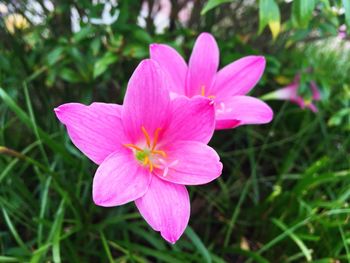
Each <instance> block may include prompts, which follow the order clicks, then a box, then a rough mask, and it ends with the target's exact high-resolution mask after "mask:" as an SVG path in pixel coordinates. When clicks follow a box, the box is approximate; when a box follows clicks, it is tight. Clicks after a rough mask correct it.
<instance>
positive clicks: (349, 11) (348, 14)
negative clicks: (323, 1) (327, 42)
mask: <svg viewBox="0 0 350 263" xmlns="http://www.w3.org/2000/svg"><path fill="white" fill-rule="evenodd" d="M343 5H344V8H345V23H346V25H347V28H348V31H349V30H350V0H343Z"/></svg>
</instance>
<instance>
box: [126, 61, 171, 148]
mask: <svg viewBox="0 0 350 263" xmlns="http://www.w3.org/2000/svg"><path fill="white" fill-rule="evenodd" d="M167 84H168V82H167V81H166V79H165V76H164V73H163V72H162V71H161V69H160V67H159V65H158V64H157V62H155V61H154V60H151V59H145V60H143V61H142V62H141V63H140V64H139V66H138V67H137V68H136V70H135V72H134V73H133V75H132V76H131V78H130V81H129V84H128V88H127V91H126V94H125V98H124V104H123V111H122V119H123V124H124V129H125V131H126V133H127V134H128V135H129V138H130V140H131V142H136V141H137V140H139V139H140V138H141V137H142V138H143V134H142V129H141V128H142V127H144V128H145V129H146V130H147V132H148V133H149V134H153V133H154V132H155V130H156V129H157V128H163V127H164V126H166V124H167V120H168V118H169V103H170V98H169V90H168V85H167Z"/></svg>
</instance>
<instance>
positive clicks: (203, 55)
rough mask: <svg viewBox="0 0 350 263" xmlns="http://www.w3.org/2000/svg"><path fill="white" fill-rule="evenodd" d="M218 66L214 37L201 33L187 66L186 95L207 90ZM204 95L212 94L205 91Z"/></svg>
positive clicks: (217, 50)
mask: <svg viewBox="0 0 350 263" xmlns="http://www.w3.org/2000/svg"><path fill="white" fill-rule="evenodd" d="M218 66H219V48H218V45H217V43H216V41H215V39H214V37H213V36H212V35H211V34H209V33H202V34H200V35H199V37H198V38H197V40H196V43H195V44H194V47H193V50H192V54H191V57H190V61H189V66H188V74H187V82H186V95H187V96H188V97H193V96H194V95H201V94H202V90H203V89H204V90H205V91H206V92H207V91H209V89H210V87H211V85H212V83H213V81H214V77H215V74H216V72H217V70H218ZM205 95H206V96H209V95H212V94H207V93H205Z"/></svg>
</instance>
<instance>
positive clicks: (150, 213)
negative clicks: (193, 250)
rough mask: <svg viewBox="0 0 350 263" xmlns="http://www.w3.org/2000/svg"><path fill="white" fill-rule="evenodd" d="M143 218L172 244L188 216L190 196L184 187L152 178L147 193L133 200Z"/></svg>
mask: <svg viewBox="0 0 350 263" xmlns="http://www.w3.org/2000/svg"><path fill="white" fill-rule="evenodd" d="M135 204H136V206H137V208H138V209H139V211H140V213H141V215H142V216H143V218H144V219H145V220H146V221H147V223H148V224H149V225H150V226H151V227H152V228H153V229H154V230H155V231H160V233H161V235H162V237H163V238H164V239H165V240H167V241H168V242H170V243H172V244H174V243H175V242H176V241H177V240H178V239H179V238H180V236H181V235H182V234H183V232H184V231H185V228H186V226H187V224H188V220H189V218H190V198H189V196H188V192H187V190H186V187H185V186H183V185H177V184H173V183H168V182H166V181H163V180H161V179H159V178H158V177H157V176H154V177H153V178H152V182H151V184H150V186H149V189H148V191H147V193H146V194H145V195H144V196H142V197H141V198H139V199H137V200H136V201H135Z"/></svg>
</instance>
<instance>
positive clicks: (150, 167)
mask: <svg viewBox="0 0 350 263" xmlns="http://www.w3.org/2000/svg"><path fill="white" fill-rule="evenodd" d="M149 171H150V172H151V173H152V172H153V163H152V162H149Z"/></svg>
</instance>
